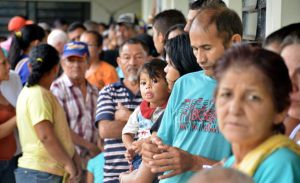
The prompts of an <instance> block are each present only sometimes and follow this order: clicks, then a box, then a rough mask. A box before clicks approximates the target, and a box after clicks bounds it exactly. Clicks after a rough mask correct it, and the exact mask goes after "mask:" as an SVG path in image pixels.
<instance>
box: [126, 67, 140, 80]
mask: <svg viewBox="0 0 300 183" xmlns="http://www.w3.org/2000/svg"><path fill="white" fill-rule="evenodd" d="M127 80H128V81H130V82H137V80H138V70H137V69H136V68H130V69H128V77H127Z"/></svg>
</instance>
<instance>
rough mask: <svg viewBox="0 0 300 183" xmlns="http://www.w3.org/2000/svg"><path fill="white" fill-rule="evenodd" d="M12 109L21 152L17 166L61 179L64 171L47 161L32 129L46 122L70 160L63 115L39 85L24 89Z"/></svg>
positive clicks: (52, 162) (43, 149)
mask: <svg viewBox="0 0 300 183" xmlns="http://www.w3.org/2000/svg"><path fill="white" fill-rule="evenodd" d="M16 109H17V110H16V113H17V126H18V130H19V135H20V142H21V147H22V151H23V155H22V157H21V158H20V159H19V164H18V166H19V167H22V168H28V169H33V170H39V171H43V172H47V173H51V174H55V175H59V176H63V175H64V173H65V171H64V167H63V166H62V164H60V163H58V162H57V161H56V160H55V159H54V158H52V157H51V155H50V154H49V153H48V151H47V150H46V149H45V147H44V145H43V144H42V142H41V141H40V140H39V139H38V137H37V134H36V131H35V129H34V125H36V124H38V123H39V122H41V121H43V120H48V121H50V122H51V123H52V125H53V128H54V132H55V134H56V135H57V138H58V139H59V140H60V142H61V144H62V146H63V147H64V148H65V150H66V151H67V153H68V154H69V155H70V157H73V155H74V152H75V151H74V144H73V142H72V139H71V134H70V129H69V127H68V123H67V119H66V115H65V112H64V110H63V108H62V107H61V106H60V104H59V102H58V101H57V99H56V97H55V96H54V95H53V94H52V93H51V92H50V91H49V90H46V89H44V88H42V87H41V86H39V85H35V86H32V87H29V88H28V87H26V86H25V87H24V88H23V89H22V91H21V93H20V95H19V97H18V101H17V106H16Z"/></svg>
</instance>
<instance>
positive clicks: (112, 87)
mask: <svg viewBox="0 0 300 183" xmlns="http://www.w3.org/2000/svg"><path fill="white" fill-rule="evenodd" d="M63 23H64V22H63V21H61V20H60V21H58V22H56V24H55V25H57V27H56V28H55V29H53V30H52V31H51V32H50V33H49V34H48V32H47V30H44V29H45V28H44V29H43V28H42V27H40V26H39V25H37V24H35V23H34V22H32V21H28V20H26V18H25V17H14V18H12V19H11V22H10V23H9V26H8V28H9V31H11V34H10V36H9V38H8V40H7V41H5V44H1V46H2V45H5V47H4V46H3V47H1V48H2V49H0V114H1V115H0V183H1V182H17V183H19V182H20V183H21V182H22V183H23V182H26V183H27V182H28V183H31V182H51V183H52V182H54V183H59V182H76V183H82V182H88V183H92V182H96V183H99V182H101V183H102V182H105V183H118V182H123V183H131V182H137V183H152V182H162V183H174V182H178V183H181V182H182V183H184V182H190V183H194V182H201V183H202V182H203V183H204V182H213V183H217V182H226V183H227V182H228V183H241V182H243V183H248V182H249V183H251V182H255V183H297V182H300V174H299V173H298V172H300V146H299V145H300V104H299V103H300V55H299V53H300V52H299V51H300V31H299V30H300V23H295V24H291V25H288V26H285V27H282V28H281V29H279V30H277V31H275V32H273V33H272V34H270V35H269V36H268V37H267V38H266V39H265V41H264V42H263V45H262V47H260V46H257V45H255V46H254V45H251V44H249V43H244V42H243V39H242V35H243V25H242V21H241V19H240V17H239V16H238V14H237V13H236V12H235V11H233V10H231V9H229V8H227V7H226V4H225V3H224V2H223V1H222V0H197V1H194V2H192V3H191V5H190V9H189V13H188V17H187V21H186V18H185V17H184V15H183V14H182V13H181V12H180V11H179V10H173V9H171V10H165V11H162V12H159V13H158V14H156V15H155V16H154V17H153V19H152V24H153V26H152V28H153V38H152V37H151V36H150V35H148V34H147V31H146V30H144V31H141V29H140V27H138V21H137V18H136V16H135V15H134V14H131V13H127V14H123V15H121V16H120V17H119V18H118V20H117V22H116V23H115V24H113V25H111V26H110V27H109V28H108V27H106V26H105V25H103V24H98V23H96V22H94V21H86V22H84V23H81V22H74V23H72V24H70V25H69V26H68V28H67V27H66V26H64V25H63ZM103 29H104V31H103ZM105 29H106V30H105ZM149 37H150V40H149ZM46 40H47V42H48V43H45V41H46ZM19 147H20V148H19Z"/></svg>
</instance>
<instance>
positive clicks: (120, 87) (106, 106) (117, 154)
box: [96, 80, 142, 183]
mask: <svg viewBox="0 0 300 183" xmlns="http://www.w3.org/2000/svg"><path fill="white" fill-rule="evenodd" d="M141 101H142V98H141V95H140V93H138V94H137V95H134V94H133V93H132V92H131V91H130V90H129V89H128V88H126V87H125V86H124V84H123V80H121V81H119V82H117V83H113V84H110V85H108V86H106V87H104V88H103V89H102V90H101V91H100V92H99V97H98V100H97V111H96V126H98V122H99V121H101V120H111V121H112V122H113V120H114V114H115V111H116V106H117V105H118V103H121V104H122V105H123V106H124V107H126V108H128V109H130V110H132V111H133V110H134V109H135V108H136V107H137V106H139V104H140V103H141ZM125 151H126V148H125V146H124V144H123V142H122V139H108V138H106V139H104V159H105V165H104V180H103V182H105V183H110V182H114V183H115V182H119V175H120V173H122V172H126V171H128V169H129V165H128V162H127V160H126V159H125V157H124V153H125Z"/></svg>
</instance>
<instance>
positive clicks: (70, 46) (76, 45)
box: [62, 41, 89, 58]
mask: <svg viewBox="0 0 300 183" xmlns="http://www.w3.org/2000/svg"><path fill="white" fill-rule="evenodd" d="M70 56H77V57H81V58H83V57H89V50H88V45H87V44H86V43H83V42H77V41H73V42H69V43H67V44H65V46H64V51H63V55H62V57H63V58H67V57H70Z"/></svg>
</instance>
